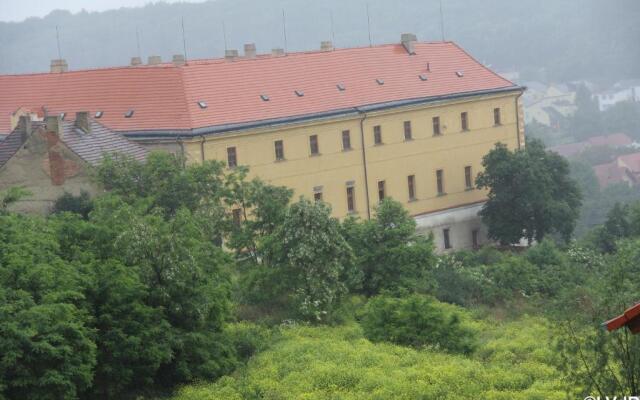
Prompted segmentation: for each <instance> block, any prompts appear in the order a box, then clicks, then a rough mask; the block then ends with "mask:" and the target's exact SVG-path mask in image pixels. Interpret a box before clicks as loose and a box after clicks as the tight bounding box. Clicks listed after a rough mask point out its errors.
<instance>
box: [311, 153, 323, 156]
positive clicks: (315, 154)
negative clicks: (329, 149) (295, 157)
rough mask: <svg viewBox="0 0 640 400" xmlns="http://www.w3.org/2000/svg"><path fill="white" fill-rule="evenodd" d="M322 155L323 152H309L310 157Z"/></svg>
mask: <svg viewBox="0 0 640 400" xmlns="http://www.w3.org/2000/svg"><path fill="white" fill-rule="evenodd" d="M321 155H322V153H311V154H309V157H320V156H321Z"/></svg>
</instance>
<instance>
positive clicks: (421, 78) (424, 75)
mask: <svg viewBox="0 0 640 400" xmlns="http://www.w3.org/2000/svg"><path fill="white" fill-rule="evenodd" d="M418 77H419V78H420V80H421V81H426V80H427V79H428V78H427V74H420V75H419V76H418Z"/></svg>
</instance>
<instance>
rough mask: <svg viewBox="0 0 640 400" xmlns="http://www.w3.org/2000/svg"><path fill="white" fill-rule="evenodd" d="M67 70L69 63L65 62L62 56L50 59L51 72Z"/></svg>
mask: <svg viewBox="0 0 640 400" xmlns="http://www.w3.org/2000/svg"><path fill="white" fill-rule="evenodd" d="M68 70H69V65H68V64H67V60H65V59H64V58H61V59H57V60H51V73H54V74H57V73H60V72H67V71H68Z"/></svg>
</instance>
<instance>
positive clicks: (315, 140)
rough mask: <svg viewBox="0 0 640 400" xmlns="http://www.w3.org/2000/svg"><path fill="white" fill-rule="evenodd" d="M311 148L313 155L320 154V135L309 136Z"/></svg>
mask: <svg viewBox="0 0 640 400" xmlns="http://www.w3.org/2000/svg"><path fill="white" fill-rule="evenodd" d="M309 148H310V150H311V155H312V156H313V155H317V154H320V148H319V147H318V135H311V136H309Z"/></svg>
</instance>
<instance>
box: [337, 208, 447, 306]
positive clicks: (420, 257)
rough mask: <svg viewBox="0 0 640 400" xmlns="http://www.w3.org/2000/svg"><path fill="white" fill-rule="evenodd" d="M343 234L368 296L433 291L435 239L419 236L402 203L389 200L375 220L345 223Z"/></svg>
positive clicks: (378, 211) (354, 220)
mask: <svg viewBox="0 0 640 400" xmlns="http://www.w3.org/2000/svg"><path fill="white" fill-rule="evenodd" d="M343 232H344V235H345V237H346V238H347V241H348V242H349V244H350V245H351V247H352V248H353V249H354V252H355V255H356V264H357V266H358V269H359V270H360V271H361V272H362V275H363V278H362V287H361V289H360V290H361V291H362V292H363V293H364V294H366V295H368V296H373V295H376V294H379V293H381V292H382V291H398V290H407V289H408V290H420V291H430V290H431V289H432V282H430V281H429V271H430V269H431V268H432V267H433V266H434V265H435V262H436V259H435V256H434V251H433V241H432V238H431V237H424V236H422V235H419V234H417V233H416V223H415V220H414V219H413V218H412V217H411V216H410V215H409V213H408V212H407V210H406V209H405V208H404V207H403V206H402V204H400V203H398V202H397V201H394V200H392V199H385V200H383V201H382V203H380V205H379V206H378V208H377V209H376V214H375V217H374V218H372V219H371V220H368V221H364V222H361V221H358V220H356V219H347V220H345V222H344V223H343ZM354 289H359V288H354Z"/></svg>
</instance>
